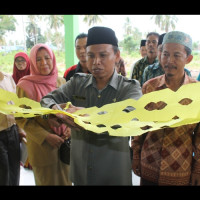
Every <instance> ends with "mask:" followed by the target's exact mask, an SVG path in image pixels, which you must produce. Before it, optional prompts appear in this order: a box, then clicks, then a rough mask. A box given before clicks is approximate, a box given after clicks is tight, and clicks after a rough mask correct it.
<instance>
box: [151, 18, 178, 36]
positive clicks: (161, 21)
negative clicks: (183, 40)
mask: <svg viewBox="0 0 200 200" xmlns="http://www.w3.org/2000/svg"><path fill="white" fill-rule="evenodd" d="M153 18H154V20H155V24H156V25H158V27H159V28H160V29H161V30H162V31H165V32H166V33H167V32H169V31H170V30H171V29H172V30H175V28H176V23H177V22H178V18H177V17H176V16H175V15H153V16H152V17H151V19H153Z"/></svg>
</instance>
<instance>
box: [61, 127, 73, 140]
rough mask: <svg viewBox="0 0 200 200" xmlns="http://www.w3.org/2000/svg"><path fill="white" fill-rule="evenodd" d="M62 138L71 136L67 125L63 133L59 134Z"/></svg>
mask: <svg viewBox="0 0 200 200" xmlns="http://www.w3.org/2000/svg"><path fill="white" fill-rule="evenodd" d="M61 137H62V138H63V139H65V138H70V137H71V128H69V127H67V128H66V130H65V132H64V133H63V135H62V136H61Z"/></svg>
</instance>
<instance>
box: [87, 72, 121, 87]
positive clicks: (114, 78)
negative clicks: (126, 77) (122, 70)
mask: <svg viewBox="0 0 200 200" xmlns="http://www.w3.org/2000/svg"><path fill="white" fill-rule="evenodd" d="M89 85H93V87H95V88H96V80H95V78H94V77H93V75H91V76H90V78H89V80H88V83H87V84H86V85H85V88H86V87H88V86H89ZM108 85H110V86H111V87H113V88H114V89H116V90H117V86H118V73H117V71H116V70H114V73H113V75H112V77H111V79H110V81H109V83H108V84H107V86H108ZM107 86H106V87H107ZM106 87H105V88H106Z"/></svg>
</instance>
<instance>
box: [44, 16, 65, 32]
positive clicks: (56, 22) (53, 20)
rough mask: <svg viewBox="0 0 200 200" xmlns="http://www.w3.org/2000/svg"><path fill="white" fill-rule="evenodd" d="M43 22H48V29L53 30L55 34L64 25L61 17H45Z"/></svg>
mask: <svg viewBox="0 0 200 200" xmlns="http://www.w3.org/2000/svg"><path fill="white" fill-rule="evenodd" d="M45 20H46V21H48V23H49V25H50V28H51V29H54V30H55V32H58V29H59V28H60V27H61V26H63V25H64V16H63V15H47V16H45Z"/></svg>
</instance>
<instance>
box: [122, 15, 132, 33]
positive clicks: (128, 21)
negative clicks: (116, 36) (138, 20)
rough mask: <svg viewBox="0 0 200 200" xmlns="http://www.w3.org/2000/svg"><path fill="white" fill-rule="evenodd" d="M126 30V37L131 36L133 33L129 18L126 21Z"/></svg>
mask: <svg viewBox="0 0 200 200" xmlns="http://www.w3.org/2000/svg"><path fill="white" fill-rule="evenodd" d="M124 29H125V35H131V34H132V32H133V30H132V26H131V20H130V18H129V17H127V18H126V19H125V24H124Z"/></svg>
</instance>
